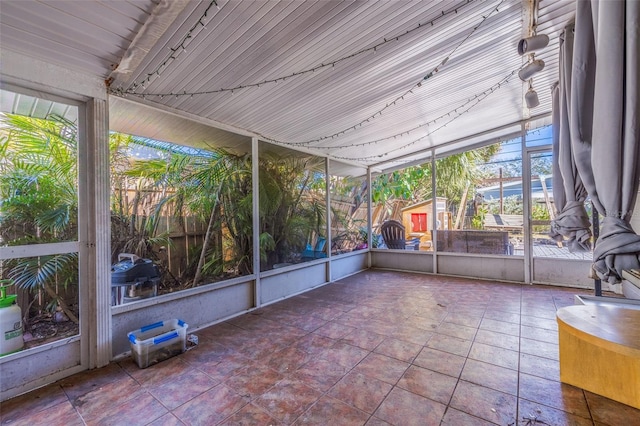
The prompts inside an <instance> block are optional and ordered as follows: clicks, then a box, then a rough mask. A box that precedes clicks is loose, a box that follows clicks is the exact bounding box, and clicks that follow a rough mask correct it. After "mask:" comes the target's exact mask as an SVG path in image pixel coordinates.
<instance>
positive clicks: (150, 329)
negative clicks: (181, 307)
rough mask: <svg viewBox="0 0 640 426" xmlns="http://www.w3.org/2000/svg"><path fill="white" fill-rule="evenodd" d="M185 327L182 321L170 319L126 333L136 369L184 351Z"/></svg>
mask: <svg viewBox="0 0 640 426" xmlns="http://www.w3.org/2000/svg"><path fill="white" fill-rule="evenodd" d="M187 327H189V325H188V324H187V323H185V322H184V321H182V320H179V319H172V320H167V321H159V322H156V323H154V324H149V325H146V326H144V327H142V328H141V329H139V330H135V331H130V332H129V333H127V337H129V342H130V344H131V356H133V359H134V361H135V362H136V364H138V367H140V368H147V367H148V366H150V365H153V364H156V363H158V362H160V361H164V360H165V359H167V358H171V357H172V356H175V355H178V354H181V353H183V352H184V351H186V350H187V343H186V338H187Z"/></svg>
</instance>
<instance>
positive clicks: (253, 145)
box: [251, 138, 261, 308]
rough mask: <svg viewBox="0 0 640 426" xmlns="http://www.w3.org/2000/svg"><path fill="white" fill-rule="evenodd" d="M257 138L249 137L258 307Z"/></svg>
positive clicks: (254, 269)
mask: <svg viewBox="0 0 640 426" xmlns="http://www.w3.org/2000/svg"><path fill="white" fill-rule="evenodd" d="M258 148H259V145H258V138H251V186H252V195H253V197H252V200H253V206H252V207H253V275H254V276H255V286H254V289H253V306H255V307H256V308H259V307H260V305H261V303H260V293H261V291H260V199H259V198H258V194H259V193H260V180H259V179H260V176H258V170H259V169H260V168H259V160H260V159H259V149H258Z"/></svg>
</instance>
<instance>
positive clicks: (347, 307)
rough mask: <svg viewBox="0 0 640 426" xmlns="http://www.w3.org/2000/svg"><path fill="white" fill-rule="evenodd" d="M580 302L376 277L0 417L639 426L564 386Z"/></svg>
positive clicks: (244, 320) (19, 405) (330, 288)
mask: <svg viewBox="0 0 640 426" xmlns="http://www.w3.org/2000/svg"><path fill="white" fill-rule="evenodd" d="M575 293H576V290H571V289H563V288H555V287H543V286H522V285H512V284H504V283H495V282H489V281H479V280H468V279H461V278H452V277H442V276H429V275H418V274H411V273H399V272H389V271H378V270H370V271H367V272H363V273H360V274H357V275H355V276H352V277H349V278H346V279H344V280H341V281H339V282H336V283H334V284H331V285H327V286H324V287H322V288H319V289H316V290H314V291H311V292H308V293H305V294H303V295H300V296H297V297H294V298H291V299H288V300H284V301H282V302H279V303H277V304H274V305H270V306H267V307H264V308H261V309H259V310H256V311H254V312H252V313H249V314H246V315H242V316H240V317H237V318H235V319H233V320H230V321H227V322H224V323H220V324H217V325H215V326H212V327H209V328H206V329H203V330H199V331H197V332H195V333H194V334H196V335H197V336H198V337H199V340H200V344H199V345H198V346H197V347H195V348H194V349H192V350H189V351H188V352H186V353H184V354H182V355H180V356H177V357H174V358H171V359H169V360H166V361H164V362H161V363H159V364H157V365H154V366H152V367H149V368H147V369H139V368H138V367H137V366H136V365H135V364H134V363H133V362H132V361H131V360H130V359H127V360H124V361H121V362H119V363H112V364H110V365H109V366H107V367H105V368H102V369H98V370H94V371H89V372H84V373H80V374H77V375H75V376H72V377H69V378H66V379H64V380H61V381H60V382H58V383H55V384H53V385H50V386H47V387H45V388H42V389H39V390H36V391H34V392H31V393H29V394H26V395H23V396H20V397H17V398H14V399H12V400H9V401H6V402H4V403H2V404H0V419H1V423H2V425H29V426H35V425H41V424H46V425H65V426H66V425H82V424H88V425H93V424H104V425H127V426H133V425H147V424H149V425H181V424H187V425H191V424H193V425H217V424H221V425H288V424H295V425H303V424H321V425H362V424H366V425H372V426H373V425H403V426H404V425H439V424H440V425H455V426H464V425H490V424H499V425H527V426H537V425H553V426H556V425H612V426H618V425H624V426H631V425H640V410H636V409H633V408H631V407H629V406H626V405H622V404H619V403H616V402H614V401H611V400H608V399H606V398H603V397H600V396H597V395H594V394H592V393H589V392H585V391H583V390H581V389H578V388H575V387H572V386H568V385H564V384H561V383H560V382H559V367H558V342H557V326H556V322H555V319H554V318H555V311H556V310H557V309H558V308H559V307H562V306H565V305H570V304H572V303H573V294H575Z"/></svg>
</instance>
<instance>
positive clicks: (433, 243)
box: [431, 149, 438, 274]
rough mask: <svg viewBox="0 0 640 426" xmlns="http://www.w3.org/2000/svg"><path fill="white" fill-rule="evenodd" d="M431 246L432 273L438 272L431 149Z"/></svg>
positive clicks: (434, 177)
mask: <svg viewBox="0 0 640 426" xmlns="http://www.w3.org/2000/svg"><path fill="white" fill-rule="evenodd" d="M431 216H432V218H431V248H432V249H433V256H432V259H433V273H434V274H437V273H438V199H437V196H436V150H435V149H432V150H431Z"/></svg>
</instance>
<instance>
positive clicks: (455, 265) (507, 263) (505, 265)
mask: <svg viewBox="0 0 640 426" xmlns="http://www.w3.org/2000/svg"><path fill="white" fill-rule="evenodd" d="M438 273H439V274H443V275H459V276H462V277H470V278H485V279H491V280H499V281H514V282H520V283H522V282H524V258H523V257H515V256H512V257H500V256H472V255H458V254H455V255H452V254H440V255H438Z"/></svg>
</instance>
